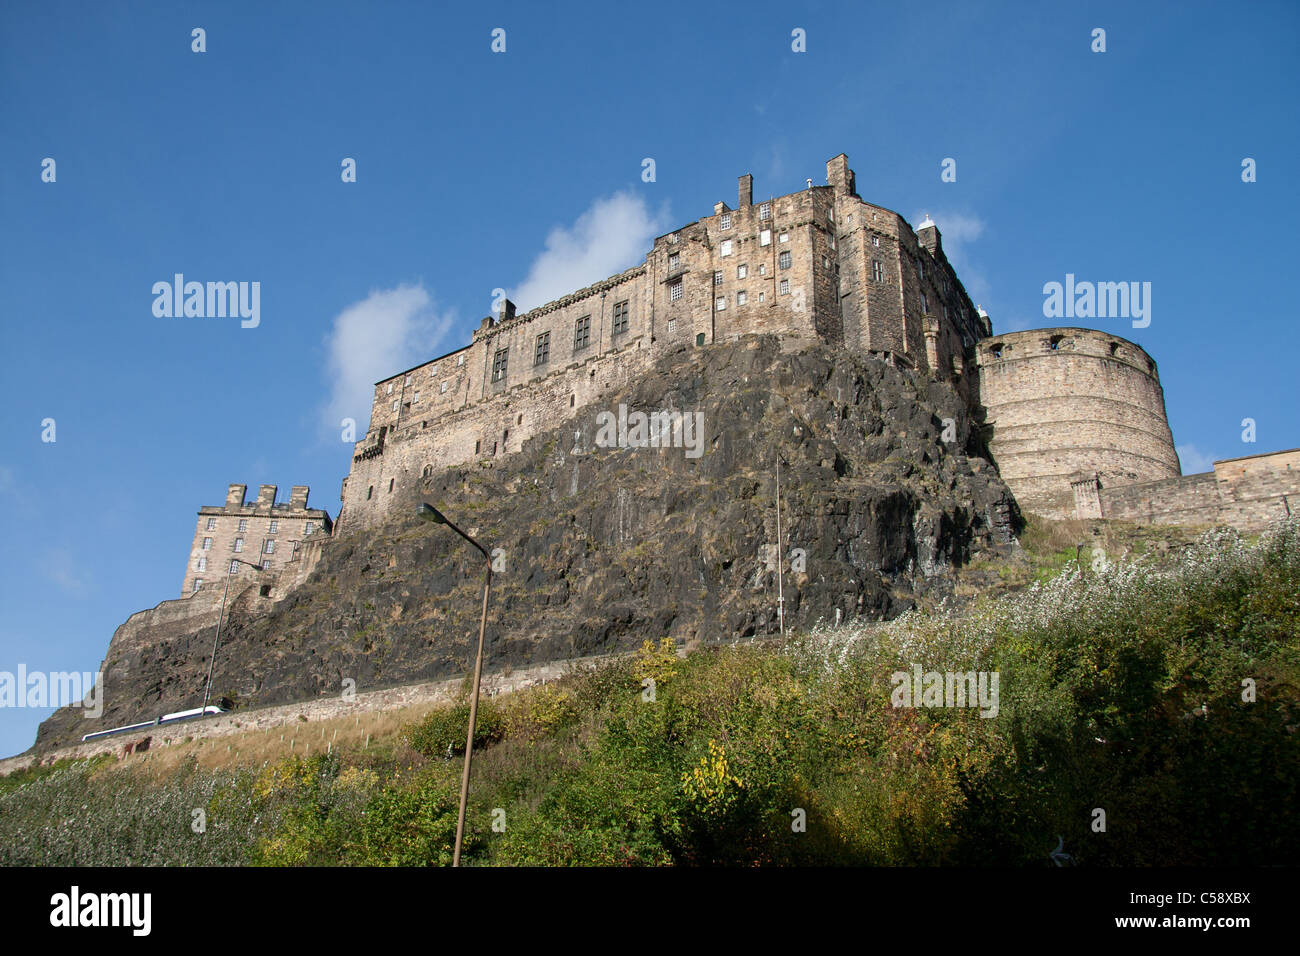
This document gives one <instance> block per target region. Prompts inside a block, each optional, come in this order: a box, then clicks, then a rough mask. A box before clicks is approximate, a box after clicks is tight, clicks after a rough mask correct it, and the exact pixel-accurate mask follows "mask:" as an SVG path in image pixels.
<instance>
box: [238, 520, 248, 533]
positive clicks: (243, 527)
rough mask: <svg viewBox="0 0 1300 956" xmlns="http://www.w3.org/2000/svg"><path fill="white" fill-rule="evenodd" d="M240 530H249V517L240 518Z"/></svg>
mask: <svg viewBox="0 0 1300 956" xmlns="http://www.w3.org/2000/svg"><path fill="white" fill-rule="evenodd" d="M239 530H240V531H247V530H248V519H247V518H240V519H239Z"/></svg>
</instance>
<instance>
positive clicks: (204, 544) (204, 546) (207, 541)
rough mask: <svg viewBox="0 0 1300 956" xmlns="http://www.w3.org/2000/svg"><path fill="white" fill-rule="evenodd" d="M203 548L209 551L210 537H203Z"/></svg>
mask: <svg viewBox="0 0 1300 956" xmlns="http://www.w3.org/2000/svg"><path fill="white" fill-rule="evenodd" d="M203 550H204V551H211V550H212V539H211V538H204V539H203Z"/></svg>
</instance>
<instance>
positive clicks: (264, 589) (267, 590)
mask: <svg viewBox="0 0 1300 956" xmlns="http://www.w3.org/2000/svg"><path fill="white" fill-rule="evenodd" d="M262 567H263V568H265V569H266V570H268V571H269V570H270V569H271V562H270V561H267V562H266V563H265V564H263V565H262ZM257 593H258V594H260V595H262V597H270V596H271V585H269V584H263V585H262V586H261V587H260V588H258V589H257Z"/></svg>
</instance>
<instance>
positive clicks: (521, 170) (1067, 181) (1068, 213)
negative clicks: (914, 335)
mask: <svg viewBox="0 0 1300 956" xmlns="http://www.w3.org/2000/svg"><path fill="white" fill-rule="evenodd" d="M195 27H202V28H203V29H204V30H205V31H206V47H207V49H206V52H204V53H195V52H193V51H192V49H191V44H192V39H191V31H192V29H193V28H195ZM497 27H501V28H504V29H505V31H506V50H505V52H504V53H493V52H492V51H491V49H490V44H491V36H490V34H491V31H492V30H493V29H494V28H497ZM1097 27H1101V28H1104V29H1105V30H1106V47H1107V49H1106V52H1105V53H1094V52H1092V51H1091V49H1090V47H1091V43H1092V39H1091V33H1092V30H1093V29H1094V28H1097ZM795 28H801V29H803V30H805V31H806V35H807V51H806V52H803V53H795V52H793V51H792V50H791V31H792V30H794V29H795ZM1297 34H1300V5H1296V4H1294V3H1291V2H1283V3H1267V2H1262V3H1252V4H1248V5H1241V4H1230V3H1221V4H1206V3H1194V2H1191V3H1189V2H1177V3H1144V4H1133V3H1129V2H1121V3H1083V4H1069V5H1064V4H1043V3H1023V4H1011V3H1008V4H978V5H973V4H969V3H951V4H947V3H929V4H925V5H909V4H892V5H882V4H865V3H843V4H831V3H815V4H798V3H788V2H787V3H766V2H749V3H744V4H722V3H718V4H711V3H700V4H693V5H690V6H689V7H681V6H675V7H674V6H672V5H643V4H642V5H635V6H631V5H621V4H608V3H605V4H590V5H579V4H563V3H560V4H538V3H526V4H491V3H483V4H458V5H456V6H455V7H454V8H453V7H451V6H450V5H444V4H437V5H434V4H428V3H412V4H400V3H386V4H376V5H373V6H372V5H366V4H337V5H336V4H332V3H328V2H315V3H310V4H305V3H304V4H289V3H284V4H254V3H239V4H192V3H166V4H163V3H158V4H145V3H130V4H127V3H89V2H86V3H79V4H66V3H32V2H11V3H7V4H4V5H3V8H0V143H3V149H0V289H3V293H4V297H3V318H2V319H0V321H2V322H3V329H2V332H3V343H4V345H3V348H4V362H3V365H2V368H3V371H0V376H3V378H2V379H0V385H2V388H3V399H4V400H3V402H2V403H0V425H2V426H3V433H4V435H5V438H6V440H5V442H4V444H3V446H0V519H2V520H3V527H4V533H3V537H2V538H0V542H2V544H0V572H2V573H0V607H3V613H2V614H0V670H8V671H14V670H16V668H17V665H18V664H19V663H23V664H25V665H26V667H27V668H28V669H29V670H38V669H39V670H74V669H75V670H91V671H93V670H95V669H96V668H97V667H98V665H99V663H100V661H101V659H102V657H103V654H104V651H105V649H106V647H107V645H108V641H109V638H110V637H111V635H112V633H113V630H114V628H116V627H117V626H118V625H119V624H120V623H121V622H122V621H124V620H125V619H126V617H127V616H128V615H129V614H131V613H132V612H134V611H137V610H140V609H143V608H147V607H152V606H153V605H155V604H156V603H158V602H159V601H162V600H166V599H170V598H175V597H177V596H179V593H180V586H181V580H182V578H183V576H184V571H185V562H186V559H187V556H188V549H189V545H190V541H191V538H192V535H193V531H194V522H195V511H196V510H197V509H198V507H199V506H200V505H203V504H219V503H221V502H222V501H223V500H224V494H225V487H226V485H227V483H229V482H232V481H238V482H244V483H247V484H249V485H250V486H255V485H257V484H259V483H263V482H265V483H275V484H278V485H280V487H281V489H282V495H283V496H285V497H287V495H288V489H289V486H290V485H292V484H310V485H311V487H312V503H313V504H315V505H316V506H318V507H324V508H327V509H329V510H330V512H331V514H334V513H336V512H337V510H338V495H339V485H340V482H341V480H342V478H343V477H344V475H345V474H346V472H347V468H348V462H349V455H350V446H349V445H347V444H345V443H344V442H343V441H341V438H340V432H341V428H340V421H341V419H342V418H343V417H346V416H349V415H350V416H352V417H355V418H356V420H357V423H358V432H359V433H360V432H364V428H365V424H366V420H367V417H368V414H369V406H368V394H369V388H368V386H369V384H370V383H371V382H373V381H374V380H375V379H377V378H379V377H381V376H383V375H386V374H390V373H392V372H394V371H399V370H401V369H403V368H406V367H408V366H411V365H414V364H417V363H419V362H422V361H424V360H426V359H428V358H431V357H433V356H435V355H438V354H441V353H443V352H446V351H449V350H451V349H453V348H457V347H460V346H461V345H463V344H466V343H467V342H468V339H469V335H470V332H471V330H472V329H473V328H474V327H476V326H477V324H478V323H479V321H481V319H482V317H483V316H484V315H486V314H487V313H488V312H489V311H490V307H491V299H492V290H493V289H494V288H497V287H504V288H506V289H508V290H510V292H511V295H512V297H513V298H515V300H516V301H517V302H519V304H520V305H521V306H522V307H526V306H528V305H534V304H538V303H539V302H540V301H544V300H545V299H546V298H550V297H553V296H554V295H557V294H560V293H562V292H564V291H566V290H569V289H571V288H574V287H577V286H579V285H583V284H586V283H588V282H590V281H592V280H594V279H597V278H601V277H603V276H605V275H608V274H611V273H613V272H616V271H619V270H621V269H623V268H626V267H628V266H630V265H633V264H634V263H635V262H637V261H639V260H640V258H641V257H642V256H643V255H644V252H645V251H646V249H647V248H648V245H649V241H650V239H651V238H652V237H653V236H655V235H658V234H660V233H663V232H666V231H668V230H669V229H671V228H673V227H674V226H676V225H680V224H682V223H684V222H688V221H691V220H694V219H696V218H698V217H700V216H703V215H707V214H709V213H710V212H711V211H712V205H713V203H714V202H715V201H717V200H725V201H726V202H727V203H728V204H732V205H734V203H735V197H736V177H737V176H739V175H740V174H742V173H746V172H752V173H753V174H754V178H755V184H754V189H755V197H756V198H758V197H759V196H763V197H766V196H769V195H781V194H783V193H787V192H792V191H794V190H797V189H799V188H801V187H802V186H803V185H804V180H805V179H806V178H808V177H811V178H812V179H813V181H814V182H815V183H818V184H820V183H823V182H824V181H825V162H826V160H827V159H828V158H830V157H831V156H833V155H835V154H836V153H839V152H847V153H848V155H849V158H850V163H851V165H852V167H853V168H854V169H855V170H856V172H857V184H858V191H859V193H860V194H861V195H862V196H863V197H864V198H865V199H867V200H869V201H872V202H876V203H879V204H881V205H883V206H887V207H889V208H892V209H896V210H898V211H899V212H900V213H902V214H903V215H904V216H906V217H907V218H908V219H909V220H910V221H911V222H913V224H915V223H917V222H919V221H920V219H921V218H922V216H923V214H924V213H926V212H928V213H929V214H930V215H931V217H932V218H933V219H934V220H935V221H936V222H937V223H938V224H939V227H940V229H941V230H942V231H943V233H944V238H945V247H946V248H947V249H948V252H949V255H950V257H951V258H952V259H953V260H954V262H955V265H956V266H957V269H958V274H959V276H961V277H962V279H963V280H964V281H965V283H966V286H967V288H968V290H969V291H970V292H971V295H972V297H973V298H974V299H975V300H976V301H977V302H979V303H981V304H982V305H983V306H984V308H985V309H987V310H988V312H989V313H990V315H991V316H992V319H993V323H994V331H995V332H1004V331H1012V330H1016V329H1023V328H1032V327H1035V326H1038V325H1045V324H1050V323H1048V322H1047V320H1045V319H1044V318H1043V316H1042V307H1043V292H1042V288H1043V284H1044V283H1046V282H1050V281H1062V280H1063V279H1064V276H1065V274H1066V273H1074V274H1075V275H1076V276H1077V277H1079V278H1080V279H1091V280H1094V281H1098V280H1106V281H1120V280H1133V281H1148V282H1150V283H1151V284H1152V321H1151V325H1150V327H1149V328H1145V329H1133V328H1132V327H1131V325H1130V323H1129V322H1128V321H1127V320H1113V319H1101V320H1094V321H1092V322H1080V323H1079V324H1085V325H1093V326H1095V327H1099V328H1104V329H1108V330H1110V331H1113V332H1115V333H1117V334H1119V335H1123V336H1126V337H1128V338H1131V339H1133V340H1135V341H1137V342H1138V343H1139V344H1141V345H1142V346H1144V347H1145V348H1146V349H1147V350H1148V351H1149V352H1151V353H1152V355H1153V356H1154V357H1155V358H1156V360H1157V361H1158V362H1159V364H1160V370H1161V377H1162V380H1163V383H1164V386H1165V392H1166V400H1167V403H1168V410H1169V418H1170V422H1171V425H1172V427H1173V431H1174V437H1175V442H1176V443H1177V445H1178V446H1179V448H1180V452H1181V453H1182V454H1183V458H1184V471H1188V472H1190V471H1197V470H1205V469H1206V468H1208V467H1209V463H1210V462H1211V461H1212V460H1213V459H1215V458H1226V457H1233V456H1237V455H1244V454H1252V453H1256V452H1262V451H1272V450H1277V449H1282V448H1292V447H1296V446H1300V424H1298V423H1297V421H1296V415H1295V410H1296V406H1297V402H1296V398H1297V386H1296V381H1297V376H1296V374H1295V371H1294V359H1293V353H1294V350H1295V347H1296V341H1297V340H1296V337H1295V333H1294V321H1295V315H1294V300H1293V299H1291V298H1288V297H1285V289H1286V288H1287V282H1288V281H1290V280H1288V279H1287V276H1289V275H1293V274H1294V272H1295V262H1294V260H1295V251H1296V243H1295V241H1294V239H1293V238H1292V236H1293V228H1294V227H1293V223H1294V222H1295V221H1296V220H1297V218H1298V216H1300V208H1298V207H1300V200H1298V199H1297V196H1298V194H1300V191H1297V189H1296V188H1295V184H1294V180H1293V179H1291V177H1292V174H1290V173H1288V172H1287V171H1286V170H1287V168H1288V165H1289V164H1293V163H1294V162H1295V159H1296V157H1297V156H1300V143H1298V142H1297V140H1298V138H1300V137H1298V136H1297V124H1296V122H1295V115H1296V105H1297V92H1298V90H1297V79H1298V76H1300V69H1298V66H1300V57H1298V56H1297V41H1296V39H1295V38H1296V36H1297ZM46 157H50V158H53V159H54V160H55V162H56V167H55V168H56V181H55V182H53V183H48V182H42V179H41V164H42V160H43V159H45V158H46ZM345 157H351V158H353V159H355V160H356V163H357V181H356V182H355V183H343V182H342V181H341V178H340V164H341V162H342V160H343V159H344V158H345ZM646 157H651V158H653V159H654V160H655V166H656V181H655V182H653V183H646V182H643V181H642V179H641V170H642V160H643V159H644V158H646ZM949 157H951V158H953V159H955V160H956V162H957V181H956V182H952V183H944V182H941V181H940V164H941V162H942V160H943V159H945V158H949ZM1245 157H1251V158H1253V159H1255V160H1256V162H1257V176H1258V181H1257V182H1254V183H1243V182H1242V180H1241V163H1242V160H1243V158H1245ZM177 272H180V273H183V274H185V276H186V277H187V279H194V280H199V281H250V282H251V281H257V282H260V289H261V303H260V306H261V307H260V324H259V325H258V326H257V327H256V328H247V329H246V328H241V326H240V322H239V320H238V319H230V318H226V319H200V318H181V319H177V318H158V317H156V316H155V315H154V314H153V308H152V307H153V301H154V296H153V294H152V292H151V289H152V287H153V284H154V283H155V282H158V281H170V280H171V277H172V276H173V274H175V273H177ZM1247 417H1250V418H1253V419H1255V421H1256V422H1257V442H1256V444H1254V445H1248V444H1244V443H1243V442H1242V440H1241V432H1242V427H1241V421H1242V419H1243V418H1247ZM48 418H52V419H54V420H55V428H56V432H55V437H56V441H54V442H53V443H50V442H43V441H42V440H41V439H42V431H43V429H42V421H43V420H45V419H48ZM48 713H49V711H48V709H46V710H36V709H27V708H4V709H0V754H4V753H13V752H17V751H19V750H22V749H24V748H26V747H27V746H28V745H29V744H30V743H31V741H32V739H33V736H34V733H35V728H36V724H37V723H38V722H39V721H40V720H41V719H43V718H44V717H45V716H47V715H48Z"/></svg>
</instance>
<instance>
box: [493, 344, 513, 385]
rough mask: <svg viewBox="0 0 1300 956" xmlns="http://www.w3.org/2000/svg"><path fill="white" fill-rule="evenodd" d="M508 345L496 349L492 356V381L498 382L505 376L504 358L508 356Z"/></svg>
mask: <svg viewBox="0 0 1300 956" xmlns="http://www.w3.org/2000/svg"><path fill="white" fill-rule="evenodd" d="M509 354H510V346H506V347H505V348H503V349H497V351H496V354H495V355H493V356H492V381H494V382H499V381H501V380H502V379H503V378H505V377H506V360H507V359H508V358H509Z"/></svg>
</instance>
